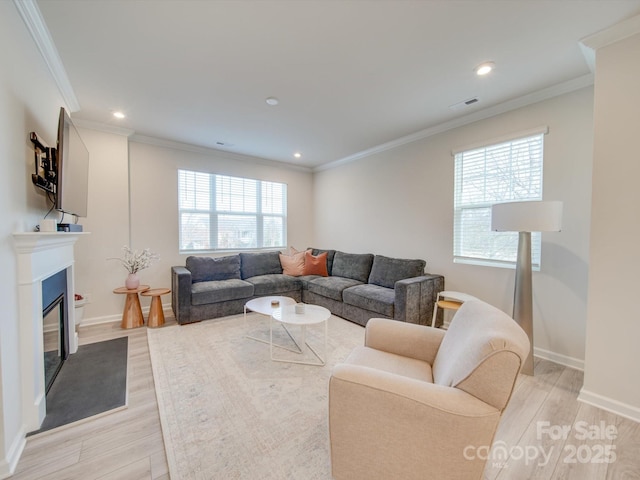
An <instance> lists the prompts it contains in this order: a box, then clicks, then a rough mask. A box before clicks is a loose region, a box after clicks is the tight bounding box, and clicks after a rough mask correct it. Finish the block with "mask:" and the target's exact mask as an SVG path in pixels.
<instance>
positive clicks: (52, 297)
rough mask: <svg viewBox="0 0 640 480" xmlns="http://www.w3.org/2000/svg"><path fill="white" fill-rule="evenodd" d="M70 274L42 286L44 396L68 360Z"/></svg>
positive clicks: (56, 275)
mask: <svg viewBox="0 0 640 480" xmlns="http://www.w3.org/2000/svg"><path fill="white" fill-rule="evenodd" d="M67 302H68V295H67V271H66V270H62V271H60V272H58V273H56V274H55V275H52V276H50V277H49V278H47V279H45V280H43V282H42V304H43V305H44V308H43V309H42V332H43V339H42V340H43V346H44V360H43V361H44V377H45V378H44V380H45V392H46V393H49V389H50V388H51V385H53V382H54V381H55V379H56V376H57V375H58V372H60V369H61V368H62V365H63V363H64V361H65V360H66V359H67V357H68V356H69V338H68V335H67V329H68V318H67V311H68V308H67V307H68V305H67Z"/></svg>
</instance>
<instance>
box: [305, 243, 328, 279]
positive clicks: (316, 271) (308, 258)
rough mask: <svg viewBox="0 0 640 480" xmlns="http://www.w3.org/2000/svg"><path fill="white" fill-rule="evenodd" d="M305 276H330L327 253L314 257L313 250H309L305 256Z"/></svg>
mask: <svg viewBox="0 0 640 480" xmlns="http://www.w3.org/2000/svg"><path fill="white" fill-rule="evenodd" d="M302 274H303V275H320V276H322V277H327V276H329V272H328V270H327V252H324V253H320V254H318V255H317V256H314V255H313V254H312V253H311V250H307V251H306V252H305V254H304V268H303V269H302Z"/></svg>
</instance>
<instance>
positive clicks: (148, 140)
mask: <svg viewBox="0 0 640 480" xmlns="http://www.w3.org/2000/svg"><path fill="white" fill-rule="evenodd" d="M129 140H130V141H132V142H137V143H145V144H147V145H155V146H157V147H163V148H172V149H174V150H182V151H185V152H191V153H198V154H201V155H215V156H218V157H222V158H226V159H229V160H237V161H240V162H246V163H251V164H253V165H256V164H259V165H264V166H267V167H275V168H283V169H285V170H295V171H298V172H303V173H312V171H313V170H312V169H311V168H309V167H303V166H300V165H293V164H290V163H285V162H278V161H276V160H269V159H266V158H262V157H254V156H251V155H243V154H240V153H234V152H229V151H227V150H220V149H217V148H209V147H201V146H198V145H192V144H189V143H182V142H177V141H175V140H168V139H166V138H158V137H151V136H147V135H140V134H137V133H134V134H133V135H132V136H131V137H129Z"/></svg>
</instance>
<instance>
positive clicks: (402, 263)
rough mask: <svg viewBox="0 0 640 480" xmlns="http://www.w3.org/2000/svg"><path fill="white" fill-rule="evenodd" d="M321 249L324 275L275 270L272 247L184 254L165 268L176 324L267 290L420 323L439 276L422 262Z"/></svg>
mask: <svg viewBox="0 0 640 480" xmlns="http://www.w3.org/2000/svg"><path fill="white" fill-rule="evenodd" d="M324 252H326V253H327V272H328V274H329V275H328V276H326V277H325V276H320V275H303V276H297V277H295V276H290V275H285V274H283V273H282V272H283V269H282V266H281V264H280V257H279V253H278V252H260V253H239V254H236V255H228V256H224V257H218V258H211V257H195V256H191V257H188V258H187V261H186V265H185V266H175V267H172V268H171V282H172V297H171V306H172V308H173V312H174V314H175V317H176V320H177V321H178V323H180V324H185V323H191V322H197V321H200V320H206V319H212V318H218V317H223V316H226V315H235V314H239V313H242V312H243V309H244V305H245V303H247V302H248V301H249V300H251V299H253V298H257V297H264V296H268V295H279V296H287V297H291V298H293V299H295V300H296V301H297V302H304V303H311V304H315V305H320V306H323V307H326V308H328V309H329V310H330V311H331V313H333V314H335V315H338V316H340V317H342V318H345V319H347V320H350V321H352V322H355V323H358V324H360V325H366V323H367V321H368V320H369V319H370V318H373V317H376V318H391V319H395V320H400V321H404V322H410V323H418V324H423V325H425V324H428V323H430V321H431V315H432V313H433V306H434V302H435V300H436V295H437V294H438V292H440V291H442V290H444V277H442V276H441V275H430V274H425V273H424V268H425V261H424V260H405V259H397V258H389V257H384V256H382V255H372V254H353V253H344V252H340V251H335V250H319V249H312V253H313V255H319V254H321V253H324Z"/></svg>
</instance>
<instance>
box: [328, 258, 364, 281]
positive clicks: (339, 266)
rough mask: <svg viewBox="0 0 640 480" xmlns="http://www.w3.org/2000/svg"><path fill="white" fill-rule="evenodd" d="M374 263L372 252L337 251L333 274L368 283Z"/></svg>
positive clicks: (332, 269)
mask: <svg viewBox="0 0 640 480" xmlns="http://www.w3.org/2000/svg"><path fill="white" fill-rule="evenodd" d="M372 264H373V255H371V254H370V253H344V252H336V254H335V256H334V257H333V266H332V268H331V275H333V276H336V277H343V278H352V279H353V280H358V281H359V282H361V283H367V281H368V280H369V274H370V273H371V265H372Z"/></svg>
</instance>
